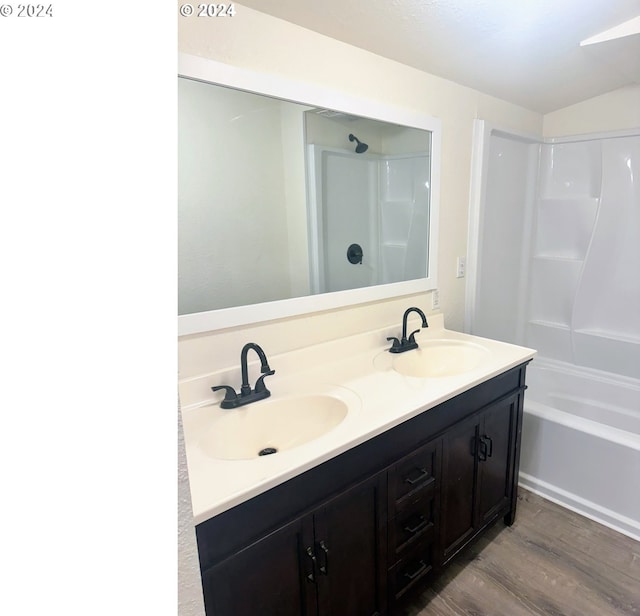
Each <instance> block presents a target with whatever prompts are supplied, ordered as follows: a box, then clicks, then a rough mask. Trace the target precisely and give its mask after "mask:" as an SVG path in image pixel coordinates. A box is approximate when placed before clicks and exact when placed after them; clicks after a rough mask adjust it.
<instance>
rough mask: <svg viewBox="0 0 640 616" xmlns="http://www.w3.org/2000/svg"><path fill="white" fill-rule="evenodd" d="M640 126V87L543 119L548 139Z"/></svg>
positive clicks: (586, 102)
mask: <svg viewBox="0 0 640 616" xmlns="http://www.w3.org/2000/svg"><path fill="white" fill-rule="evenodd" d="M638 127H640V85H635V86H629V87H627V88H620V89H618V90H614V91H613V92H608V93H607V94H603V95H601V96H596V97H594V98H590V99H589V100H586V101H583V102H581V103H577V104H576V105H571V106H570V107H565V108H564V109H559V110H558V111H554V112H553V113H548V114H546V115H545V116H544V121H543V132H544V136H545V137H564V136H567V135H582V134H585V133H598V132H604V131H613V130H626V129H629V128H638Z"/></svg>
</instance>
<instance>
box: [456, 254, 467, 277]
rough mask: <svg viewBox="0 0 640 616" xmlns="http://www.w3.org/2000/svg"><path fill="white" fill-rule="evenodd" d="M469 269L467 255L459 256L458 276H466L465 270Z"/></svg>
mask: <svg viewBox="0 0 640 616" xmlns="http://www.w3.org/2000/svg"><path fill="white" fill-rule="evenodd" d="M466 269H467V259H466V258H465V257H458V262H457V264H456V278H464V272H465V270H466Z"/></svg>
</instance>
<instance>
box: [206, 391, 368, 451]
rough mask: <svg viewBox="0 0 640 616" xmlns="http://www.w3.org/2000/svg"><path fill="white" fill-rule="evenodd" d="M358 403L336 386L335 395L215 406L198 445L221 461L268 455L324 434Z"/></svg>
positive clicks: (302, 396) (299, 396)
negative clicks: (222, 407) (210, 420)
mask: <svg viewBox="0 0 640 616" xmlns="http://www.w3.org/2000/svg"><path fill="white" fill-rule="evenodd" d="M356 399H357V400H356ZM358 403H359V398H357V396H356V395H355V394H353V393H351V392H348V393H346V394H345V392H343V391H342V388H340V393H338V394H335V395H334V394H325V393H318V394H304V395H293V396H289V397H283V398H279V399H274V398H269V399H267V400H264V401H260V402H255V403H253V404H249V405H247V406H243V407H240V408H236V409H230V410H225V411H222V410H220V409H216V411H215V415H216V416H215V418H214V419H213V421H212V424H211V426H210V427H209V428H208V429H207V430H206V431H205V433H204V434H203V435H202V438H201V439H200V443H199V444H200V447H201V449H202V450H203V451H204V452H205V453H206V454H207V455H209V456H211V457H214V458H219V459H223V460H249V459H253V458H258V457H260V456H268V455H270V454H275V453H277V452H279V451H285V450H289V449H292V448H294V447H298V446H299V445H303V444H305V443H308V442H310V441H312V440H314V439H316V438H319V437H320V436H323V435H324V434H327V433H328V432H329V431H330V430H332V429H333V428H335V427H336V426H338V425H339V424H340V423H342V422H343V421H344V419H345V418H346V417H347V415H348V413H349V412H350V411H352V410H354V408H355V406H356V405H357V404H358Z"/></svg>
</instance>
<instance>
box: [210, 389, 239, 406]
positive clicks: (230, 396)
mask: <svg viewBox="0 0 640 616" xmlns="http://www.w3.org/2000/svg"><path fill="white" fill-rule="evenodd" d="M219 389H224V390H225V394H224V400H223V402H234V401H235V400H237V399H238V394H237V393H236V390H235V389H234V388H233V387H231V386H230V385H216V386H215V387H212V388H211V390H212V391H218V390H219Z"/></svg>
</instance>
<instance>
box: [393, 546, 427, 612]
mask: <svg viewBox="0 0 640 616" xmlns="http://www.w3.org/2000/svg"><path fill="white" fill-rule="evenodd" d="M434 556H435V545H434V544H433V543H426V544H424V545H423V544H419V545H417V546H416V547H415V549H413V550H411V551H410V552H409V553H408V554H407V556H406V558H404V559H403V560H401V561H399V562H398V563H397V564H396V565H395V566H394V567H392V568H391V569H390V570H389V590H390V593H389V595H390V599H391V602H392V603H393V602H394V599H395V600H397V599H400V598H401V597H402V596H403V595H404V594H405V593H406V592H407V591H408V590H409V589H410V588H412V587H413V586H414V585H416V584H418V582H420V581H421V580H422V582H424V580H425V579H426V578H428V577H429V576H430V574H431V573H432V572H433V567H434ZM420 586H421V587H423V585H422V584H420Z"/></svg>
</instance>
